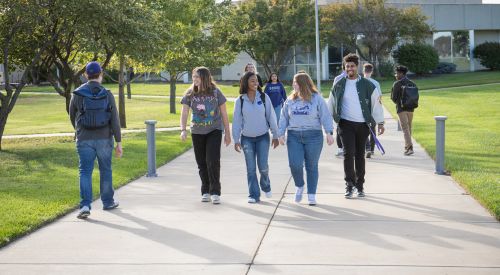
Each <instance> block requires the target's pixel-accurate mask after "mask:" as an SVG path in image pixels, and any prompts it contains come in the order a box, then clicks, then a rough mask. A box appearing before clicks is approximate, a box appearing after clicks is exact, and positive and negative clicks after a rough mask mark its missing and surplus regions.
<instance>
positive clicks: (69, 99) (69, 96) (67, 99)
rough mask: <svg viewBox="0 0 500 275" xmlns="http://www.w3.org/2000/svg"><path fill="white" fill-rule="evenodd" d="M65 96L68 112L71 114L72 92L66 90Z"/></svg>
mask: <svg viewBox="0 0 500 275" xmlns="http://www.w3.org/2000/svg"><path fill="white" fill-rule="evenodd" d="M64 98H65V99H66V112H67V113H68V114H69V103H70V101H71V92H65V93H64Z"/></svg>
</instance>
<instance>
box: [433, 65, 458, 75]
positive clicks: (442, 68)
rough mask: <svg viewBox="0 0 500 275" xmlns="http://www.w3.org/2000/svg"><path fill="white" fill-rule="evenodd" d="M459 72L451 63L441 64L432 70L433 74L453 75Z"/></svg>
mask: <svg viewBox="0 0 500 275" xmlns="http://www.w3.org/2000/svg"><path fill="white" fill-rule="evenodd" d="M456 70H457V65H456V64H453V63H449V62H439V64H438V65H437V67H436V68H435V69H434V70H432V73H433V74H451V73H453V72H455V71H456Z"/></svg>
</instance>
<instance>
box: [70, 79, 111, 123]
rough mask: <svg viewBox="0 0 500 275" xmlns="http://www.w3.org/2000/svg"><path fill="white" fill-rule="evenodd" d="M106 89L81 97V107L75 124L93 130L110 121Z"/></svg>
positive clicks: (109, 107)
mask: <svg viewBox="0 0 500 275" xmlns="http://www.w3.org/2000/svg"><path fill="white" fill-rule="evenodd" d="M105 90H106V89H104V88H103V90H101V91H99V93H97V94H92V96H87V95H83V94H80V95H81V96H82V97H83V108H82V110H81V115H80V117H79V118H78V121H77V124H78V125H80V126H82V127H83V128H85V129H88V130H95V129H100V128H103V127H106V126H108V125H109V124H110V122H111V106H110V105H109V100H108V93H107V92H105Z"/></svg>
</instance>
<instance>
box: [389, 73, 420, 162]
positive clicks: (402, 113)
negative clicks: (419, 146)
mask: <svg viewBox="0 0 500 275" xmlns="http://www.w3.org/2000/svg"><path fill="white" fill-rule="evenodd" d="M407 73H408V68H407V67H405V66H402V65H400V66H397V67H396V73H395V75H394V76H395V77H396V82H394V84H393V85H392V90H391V99H392V101H393V102H394V103H396V111H397V113H398V116H399V123H401V128H402V129H403V133H404V137H405V151H404V154H405V155H406V156H409V155H412V154H413V153H414V152H413V143H412V141H411V124H412V121H413V111H414V108H404V107H402V106H401V103H400V101H401V95H402V93H403V86H408V85H413V86H414V85H415V83H413V82H412V81H411V80H409V79H408V77H407V76H406V74H407Z"/></svg>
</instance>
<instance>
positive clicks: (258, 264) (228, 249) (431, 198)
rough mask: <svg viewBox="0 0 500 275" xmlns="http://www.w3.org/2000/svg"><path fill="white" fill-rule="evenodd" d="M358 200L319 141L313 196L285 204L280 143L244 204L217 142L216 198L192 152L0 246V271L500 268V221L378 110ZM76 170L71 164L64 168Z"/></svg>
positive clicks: (286, 175) (229, 159) (239, 166)
mask: <svg viewBox="0 0 500 275" xmlns="http://www.w3.org/2000/svg"><path fill="white" fill-rule="evenodd" d="M387 122H388V123H387V132H386V134H384V135H383V136H382V137H381V142H382V143H383V144H384V147H385V149H386V151H387V154H386V155H385V156H380V154H378V152H377V154H376V155H375V157H374V158H373V159H369V160H367V177H366V192H367V196H366V197H365V198H363V199H357V198H355V199H351V200H346V199H345V198H344V197H343V192H344V182H343V172H342V171H343V168H342V159H340V158H336V157H334V153H335V150H336V146H335V145H334V146H327V145H326V142H325V147H324V150H323V153H322V158H321V162H320V180H319V185H318V205H317V206H308V205H307V204H305V203H306V201H305V202H304V203H302V204H296V203H294V202H293V194H294V184H293V180H291V176H290V170H289V168H288V160H287V153H286V147H279V148H278V149H276V150H271V154H270V175H271V182H272V188H273V194H274V196H273V198H272V199H266V198H264V197H263V198H262V202H261V203H259V204H255V205H251V204H248V203H247V187H246V172H245V171H246V170H245V164H244V159H243V155H242V154H238V153H236V152H234V150H233V149H232V146H230V147H228V148H224V149H223V152H222V173H221V174H222V179H221V182H222V192H223V195H222V203H221V204H220V205H213V204H211V203H202V202H200V194H199V189H200V180H199V178H198V173H197V169H196V165H195V160H194V154H193V151H192V150H191V151H188V152H187V153H185V154H183V155H181V156H180V157H178V158H177V159H175V160H173V161H172V162H170V163H169V164H167V165H165V166H163V167H161V168H160V169H159V170H158V174H159V177H157V178H146V177H143V178H140V179H138V180H136V181H134V182H132V183H131V184H129V185H127V186H125V187H123V188H121V189H119V190H118V191H117V192H116V198H117V199H118V200H119V201H120V204H121V205H120V208H118V209H116V210H114V211H110V212H104V211H102V210H101V205H100V202H99V201H97V202H95V203H94V204H93V209H94V210H93V211H92V215H91V216H90V217H89V219H88V220H87V221H81V220H78V219H76V212H74V213H71V214H70V215H68V216H66V217H64V218H62V219H60V220H58V221H57V222H54V223H52V224H50V225H48V226H46V227H44V228H42V229H40V230H38V231H37V232H35V233H33V234H31V235H29V236H26V237H24V238H22V239H20V240H18V241H16V242H14V243H12V244H11V245H9V246H7V247H5V248H3V249H1V250H0V274H15V275H18V274H176V275H179V274H202V273H203V274H231V275H232V274H252V275H256V274H384V275H386V274H500V224H499V223H498V222H497V221H496V220H495V219H494V218H493V217H491V215H490V214H489V213H488V212H487V211H486V210H485V209H484V208H482V207H481V206H480V205H479V204H478V203H477V202H476V201H475V200H474V199H473V198H471V197H470V196H469V195H467V194H465V193H464V191H463V189H462V188H460V187H459V186H458V185H457V184H456V183H455V182H454V181H453V180H452V179H451V177H448V176H438V175H435V174H434V163H433V161H432V160H431V159H430V158H429V157H428V156H427V155H426V153H425V152H424V151H423V149H422V148H421V147H420V146H418V145H416V146H415V149H416V150H415V151H416V154H415V155H414V156H411V157H405V156H403V154H402V151H403V136H402V133H401V132H397V131H396V128H397V127H396V122H395V121H394V120H393V119H389V118H388V119H387ZM75 169H76V167H75Z"/></svg>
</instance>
